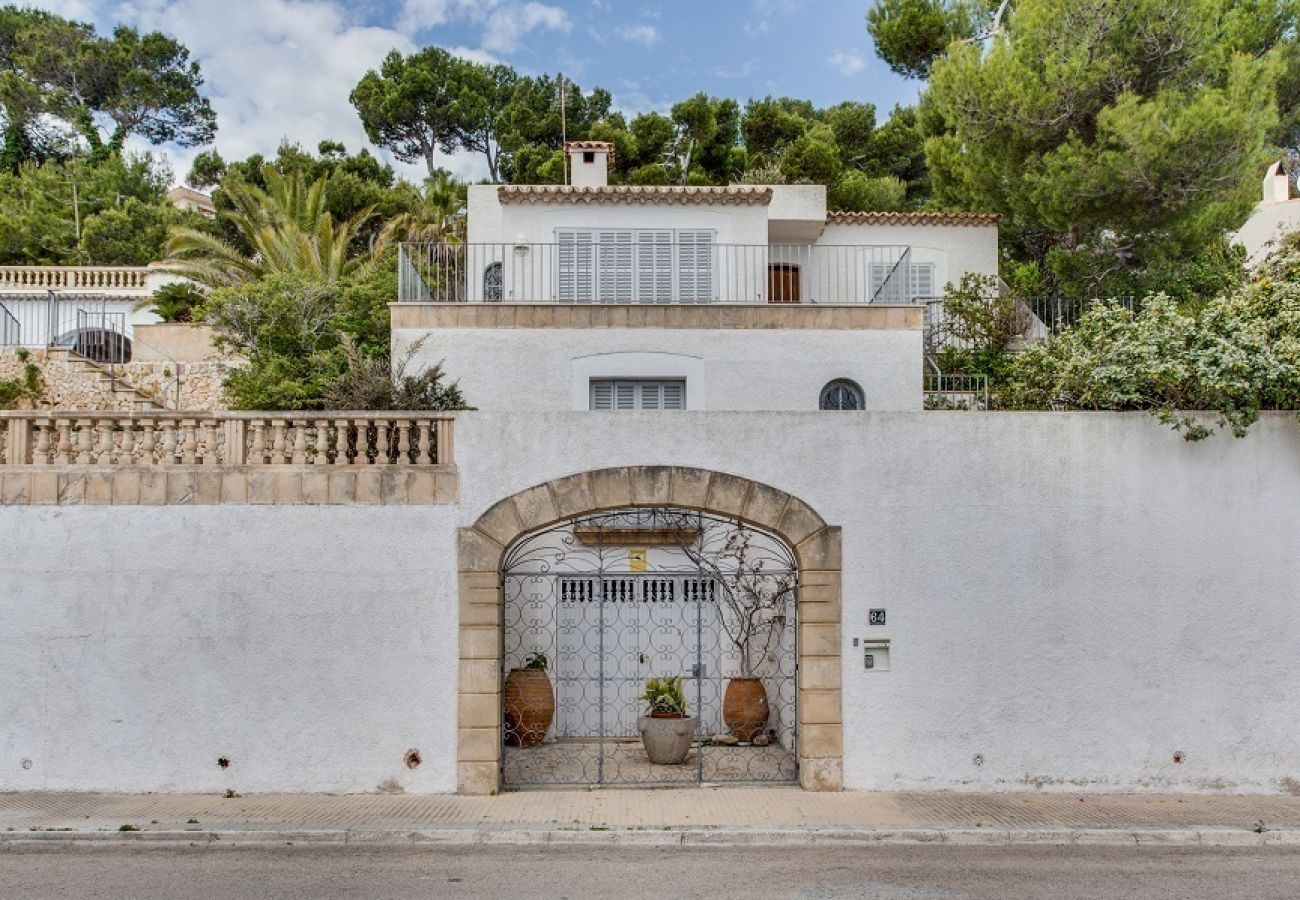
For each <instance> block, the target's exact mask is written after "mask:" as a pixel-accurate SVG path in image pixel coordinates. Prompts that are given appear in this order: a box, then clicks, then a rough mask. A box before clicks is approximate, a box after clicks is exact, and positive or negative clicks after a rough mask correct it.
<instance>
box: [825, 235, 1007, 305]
mask: <svg viewBox="0 0 1300 900" xmlns="http://www.w3.org/2000/svg"><path fill="white" fill-rule="evenodd" d="M817 243H818V245H819V246H827V247H832V246H834V247H838V246H858V245H866V246H901V247H910V248H911V251H912V252H911V259H912V262H914V263H933V264H934V266H935V276H934V286H935V290H936V291H937V293H938V295H939V296H942V294H943V286H944V285H945V284H946V283H948V282H952V283H953V284H956V283H957V282H958V281H960V280H961V277H962V275H964V274H965V273H967V272H973V273H975V274H978V275H986V276H989V277H992V278H996V277H997V275H998V229H997V226H995V225H864V224H848V223H837V224H828V225H827V226H826V230H825V231H824V232H822V236H821V237H820V238H819V239H818V241H817Z"/></svg>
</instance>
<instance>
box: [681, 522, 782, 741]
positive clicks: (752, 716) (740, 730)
mask: <svg viewBox="0 0 1300 900" xmlns="http://www.w3.org/2000/svg"><path fill="white" fill-rule="evenodd" d="M682 549H683V550H684V551H685V552H686V554H687V556H689V557H690V558H691V559H692V560H693V561H694V562H695V563H696V565H698V566H699V568H700V571H701V572H702V573H705V574H706V575H707V576H708V577H709V580H710V581H712V583H713V584H714V585H715V586H716V590H717V597H718V601H719V603H718V612H719V616H718V619H719V622H720V624H721V626H722V630H723V632H724V633H725V634H726V636H727V640H728V641H729V642H730V643H731V646H732V647H733V648H735V651H736V660H737V665H738V667H739V669H740V673H739V674H738V675H735V676H733V677H732V678H731V679H730V680H728V682H727V688H726V692H725V693H724V694H723V698H722V721H723V722H725V723H726V725H727V728H728V730H730V732H731V733H732V734H733V735H735V736H736V738H737V739H738V740H740V741H746V742H747V741H752V740H753V739H754V736H755V735H757V734H762V733H763V732H765V731H766V730H767V720H768V718H769V715H770V710H769V708H768V702H767V689H766V687H764V685H763V680H762V678H761V677H760V676H759V671H760V669H761V667H762V666H763V665H764V663H766V662H768V661H770V659H771V656H772V651H773V650H774V649H777V648H779V647H780V645H781V640H782V636H783V635H784V632H785V626H786V622H787V621H788V619H789V613H790V609H791V606H792V605H793V603H794V600H795V591H796V588H797V586H798V581H799V579H798V575H797V573H796V572H795V571H794V570H793V569H792V568H787V567H786V566H783V565H780V564H779V562H778V561H776V560H772V559H770V558H769V555H770V554H766V553H765V552H764V551H763V550H762V549H761V548H755V547H754V545H753V532H752V531H751V530H750V529H748V528H745V527H744V526H743V525H737V526H736V527H735V528H734V529H733V530H732V531H731V532H730V533H729V534H728V535H727V536H726V539H725V540H724V541H722V542H721V546H713V547H707V548H706V547H702V546H698V545H694V544H687V543H685V542H684V543H683V545H682Z"/></svg>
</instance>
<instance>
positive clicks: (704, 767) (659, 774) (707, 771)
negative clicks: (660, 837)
mask: <svg viewBox="0 0 1300 900" xmlns="http://www.w3.org/2000/svg"><path fill="white" fill-rule="evenodd" d="M501 774H502V779H501V780H502V784H503V785H504V786H505V787H506V788H507V789H509V788H526V787H530V786H544V785H571V786H587V785H597V784H599V785H651V784H694V783H696V782H699V781H702V782H704V783H705V784H722V783H732V784H735V783H740V784H753V783H764V784H766V783H792V782H794V781H797V780H798V778H799V768H798V764H797V763H796V761H795V758H794V755H793V754H791V753H790V751H789V750H787V749H785V748H784V747H782V746H781V745H779V744H777V743H772V744H769V745H768V746H766V747H750V746H746V747H727V746H720V745H704V746H700V745H698V744H697V745H696V746H695V747H693V748H691V753H690V756H688V757H687V758H686V762H684V763H682V764H681V765H680V766H663V765H654V764H653V763H651V762H650V760H649V759H648V758H647V757H646V755H645V750H644V749H643V748H642V746H641V741H640V739H638V738H632V739H618V740H607V741H604V742H603V743H602V742H600V741H591V740H562V741H553V742H550V743H544V744H538V745H537V746H535V747H506V748H505V760H504V765H503V767H502V773H501Z"/></svg>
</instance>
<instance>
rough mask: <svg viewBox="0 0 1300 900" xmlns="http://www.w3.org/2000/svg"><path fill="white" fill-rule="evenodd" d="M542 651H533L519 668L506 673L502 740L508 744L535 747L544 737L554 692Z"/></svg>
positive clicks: (549, 719) (553, 708)
mask: <svg viewBox="0 0 1300 900" xmlns="http://www.w3.org/2000/svg"><path fill="white" fill-rule="evenodd" d="M548 665H549V660H547V658H546V654H545V653H533V654H532V655H530V656H529V657H528V658H527V659H526V660H524V664H523V666H522V667H521V668H514V669H511V670H510V673H509V674H508V675H506V684H505V690H504V691H503V695H504V700H505V719H506V735H505V738H506V743H507V744H508V745H509V746H511V747H535V746H536V745H538V744H540V743H541V742H542V739H543V738H544V737H546V732H547V731H548V730H550V727H551V720H552V719H553V718H555V692H554V691H552V690H551V679H550V678H549V677H548V676H547V674H546V668H547V666H548Z"/></svg>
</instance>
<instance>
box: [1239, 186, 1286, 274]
mask: <svg viewBox="0 0 1300 900" xmlns="http://www.w3.org/2000/svg"><path fill="white" fill-rule="evenodd" d="M1297 228H1300V197H1295V196H1293V195H1292V190H1291V177H1290V176H1289V175H1287V174H1286V173H1285V172H1283V171H1282V163H1281V161H1278V162H1275V163H1273V165H1271V166H1269V167H1268V172H1266V173H1265V175H1264V192H1263V199H1262V200H1260V202H1259V205H1258V206H1256V207H1255V211H1254V212H1253V213H1251V214H1250V218H1249V219H1247V220H1246V224H1244V225H1242V226H1241V229H1240V230H1239V231H1238V232H1237V233H1236V234H1235V235H1233V237H1232V243H1234V244H1237V245H1239V246H1242V247H1245V248H1246V257H1247V261H1248V264H1249V265H1252V266H1253V265H1255V264H1257V263H1258V262H1260V261H1261V260H1262V259H1263V258H1264V257H1265V256H1267V255H1268V253H1269V251H1270V250H1271V249H1272V247H1273V245H1274V244H1275V243H1276V242H1277V241H1278V239H1279V238H1281V237H1282V236H1283V235H1285V234H1286V233H1288V232H1291V231H1295V230H1296V229H1297Z"/></svg>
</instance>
